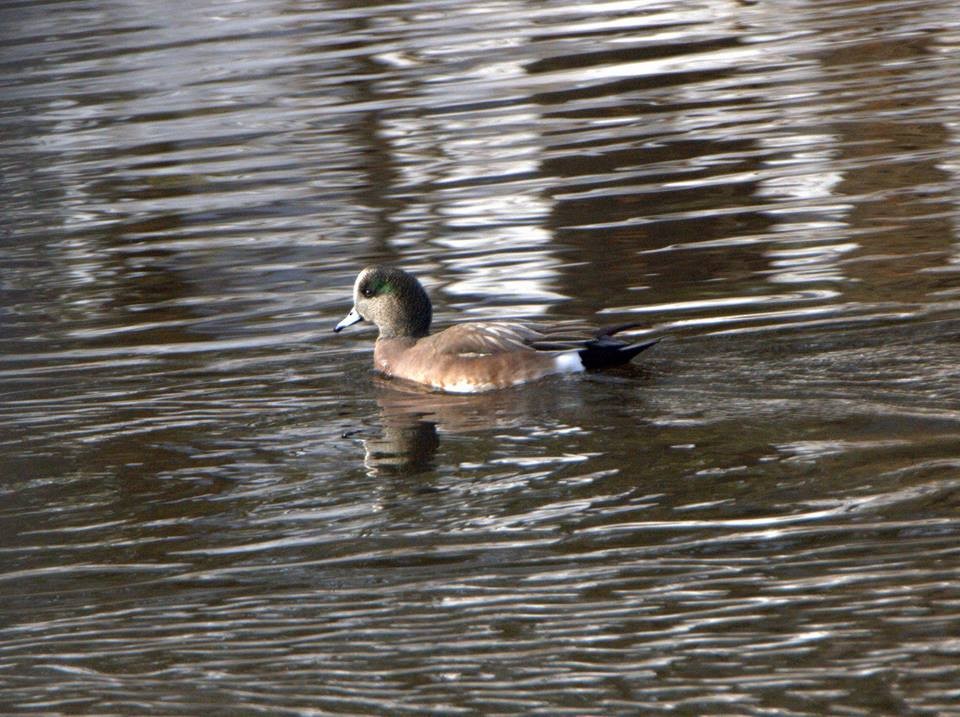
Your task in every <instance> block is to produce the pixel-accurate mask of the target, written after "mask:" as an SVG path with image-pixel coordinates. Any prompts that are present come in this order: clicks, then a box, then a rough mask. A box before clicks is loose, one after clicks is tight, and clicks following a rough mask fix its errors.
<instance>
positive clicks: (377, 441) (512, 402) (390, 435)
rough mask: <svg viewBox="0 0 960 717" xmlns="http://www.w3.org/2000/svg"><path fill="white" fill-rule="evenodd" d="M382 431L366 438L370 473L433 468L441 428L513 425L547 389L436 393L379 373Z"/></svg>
mask: <svg viewBox="0 0 960 717" xmlns="http://www.w3.org/2000/svg"><path fill="white" fill-rule="evenodd" d="M373 381H374V389H375V391H376V401H377V405H378V407H379V422H380V429H379V431H377V432H376V434H375V435H371V436H365V437H364V438H363V445H364V450H365V452H366V455H365V457H364V465H365V466H366V467H367V470H368V471H370V473H371V474H378V475H379V474H393V475H395V474H398V473H405V474H416V473H421V472H424V471H429V470H432V469H433V468H434V466H435V457H436V453H437V449H438V448H439V446H440V438H439V435H438V428H440V429H442V430H443V431H447V432H452V433H466V432H470V431H478V430H482V429H489V428H490V427H491V426H508V425H510V424H511V423H514V422H516V421H517V420H520V417H521V416H524V415H526V416H527V417H528V419H529V410H530V409H531V408H532V404H534V403H536V402H538V399H537V397H538V396H540V397H542V396H544V392H541V391H530V390H529V389H527V390H516V391H514V390H506V391H499V392H495V393H486V394H449V393H437V392H434V391H430V390H428V389H424V388H421V387H419V386H416V385H414V384H406V383H404V382H400V381H396V380H387V379H384V378H380V377H375V378H374V379H373Z"/></svg>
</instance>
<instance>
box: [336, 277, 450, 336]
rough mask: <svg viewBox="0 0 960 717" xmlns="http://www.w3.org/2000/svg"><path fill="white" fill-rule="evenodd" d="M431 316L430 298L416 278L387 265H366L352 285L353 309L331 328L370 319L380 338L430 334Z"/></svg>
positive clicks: (344, 326)
mask: <svg viewBox="0 0 960 717" xmlns="http://www.w3.org/2000/svg"><path fill="white" fill-rule="evenodd" d="M432 316H433V309H432V308H431V305H430V297H428V296H427V292H426V291H424V289H423V286H421V285H420V282H419V281H417V279H416V277H414V276H413V275H411V274H408V273H407V272H405V271H403V270H401V269H394V268H393V267H389V266H368V267H367V268H366V269H364V270H363V271H361V272H360V274H359V275H358V276H357V280H356V281H355V282H354V284H353V308H352V309H351V310H350V313H349V314H347V315H346V317H345V318H344V319H343V321H341V322H340V323H339V324H337V325H336V326H335V327H334V329H333V330H334V331H342V330H343V329H345V328H347V327H348V326H352V325H353V324H356V323H358V322H360V321H371V322H373V323H374V324H376V325H377V328H378V329H380V338H385V339H386V338H397V337H409V338H420V337H421V336H426V335H427V334H428V333H430V320H431V318H432Z"/></svg>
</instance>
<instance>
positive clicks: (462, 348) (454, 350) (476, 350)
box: [421, 321, 542, 356]
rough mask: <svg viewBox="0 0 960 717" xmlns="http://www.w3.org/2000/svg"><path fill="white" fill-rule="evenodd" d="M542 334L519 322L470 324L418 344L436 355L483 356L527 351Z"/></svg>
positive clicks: (452, 327) (459, 326)
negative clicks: (426, 347)
mask: <svg viewBox="0 0 960 717" xmlns="http://www.w3.org/2000/svg"><path fill="white" fill-rule="evenodd" d="M541 336H542V334H540V332H539V331H537V330H536V329H535V328H533V327H531V326H530V325H529V324H525V323H522V322H519V321H470V322H467V323H463V324H456V325H455V326H451V327H450V328H448V329H444V330H443V331H441V332H440V333H437V334H432V335H431V336H429V337H427V339H421V342H429V345H430V348H432V349H433V351H435V352H436V353H439V354H457V355H460V356H484V355H489V354H499V353H507V352H510V351H524V350H527V351H529V350H530V349H531V342H533V341H536V340H537V339H538V338H540V337H541Z"/></svg>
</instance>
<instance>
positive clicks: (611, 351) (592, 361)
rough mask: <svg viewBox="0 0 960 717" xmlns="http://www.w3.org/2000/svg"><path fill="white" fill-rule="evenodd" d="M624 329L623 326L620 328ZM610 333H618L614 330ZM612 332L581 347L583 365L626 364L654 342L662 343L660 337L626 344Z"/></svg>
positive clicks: (588, 366) (605, 365)
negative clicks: (612, 335)
mask: <svg viewBox="0 0 960 717" xmlns="http://www.w3.org/2000/svg"><path fill="white" fill-rule="evenodd" d="M620 330H621V331H622V330H623V329H622V328H621V329H620ZM610 333H616V332H615V331H612V332H610ZM610 333H604V334H600V335H598V337H597V338H596V339H593V340H592V341H590V342H589V343H587V345H586V347H585V348H583V349H581V350H580V351H579V352H578V353H579V354H580V360H581V361H583V367H584V368H587V369H595V368H606V367H608V366H620V365H621V364H625V363H627V362H628V361H630V359H632V358H633V357H634V356H636V355H637V354H638V353H640V352H641V351H644V350H646V349H648V348H650V347H651V346H653V345H654V344H658V343H660V339H651V340H650V341H643V342H641V343H639V344H626V343H624V342H623V341H618V340H617V339H612V338H610Z"/></svg>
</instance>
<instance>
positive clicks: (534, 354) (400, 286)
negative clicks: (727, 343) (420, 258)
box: [333, 265, 660, 393]
mask: <svg viewBox="0 0 960 717" xmlns="http://www.w3.org/2000/svg"><path fill="white" fill-rule="evenodd" d="M432 319H433V305H432V304H431V302H430V297H429V296H428V295H427V292H426V290H425V289H424V288H423V285H422V284H421V283H420V281H419V280H418V279H417V278H416V277H415V276H413V274H410V273H408V272H406V271H404V270H403V269H399V268H396V267H392V266H381V265H375V266H368V267H366V268H364V269H363V270H362V271H361V272H360V273H359V274H358V275H357V278H356V281H355V282H354V284H353V308H351V309H350V312H349V313H348V314H347V315H346V316H345V317H344V318H343V319H342V320H341V321H340V322H339V323H338V324H337V325H336V326H335V327H334V329H333V330H334V332H337V333H339V332H341V331H343V330H344V329H346V328H347V327H348V326H353V325H354V324H358V323H361V322H365V321H366V322H370V323H373V324H374V325H376V327H377V329H378V330H379V335H378V336H377V340H376V343H375V345H374V351H373V364H374V368H375V369H376V370H377V371H378V372H379V373H380V374H382V375H384V376H386V377H388V378H396V379H402V380H405V381H409V382H413V383H416V384H421V385H423V386H426V387H429V388H430V389H433V390H437V391H443V392H447V393H483V392H486V391H495V390H500V389H505V388H509V387H512V386H517V385H519V384H524V383H528V382H531V381H538V380H540V379H542V378H545V377H547V376H554V375H557V374H572V373H581V372H584V371H592V370H595V369H603V368H608V367H612V366H619V365H623V364H626V363H628V362H630V361H631V360H632V359H633V358H634V357H635V356H636V355H637V354H639V353H641V352H642V351H645V350H647V349H648V348H650V347H651V346H654V345H655V344H657V343H658V342H659V341H660V339H659V338H655V339H650V340H645V341H641V342H639V343H629V342H627V341H623V340H621V339H618V338H614V335H615V334H617V333H619V332H621V331H625V330H627V329H631V328H636V327H637V326H638V324H636V323H628V324H619V325H616V326H608V327H605V328H593V327H591V326H589V325H587V324H584V323H581V322H576V321H562V322H556V323H554V324H548V323H540V322H526V321H518V320H509V319H504V320H493V321H465V322H461V323H456V324H454V325H452V326H450V327H448V328H445V329H443V330H442V331H438V332H436V333H431V331H430V328H431V327H430V325H431V322H432Z"/></svg>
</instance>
